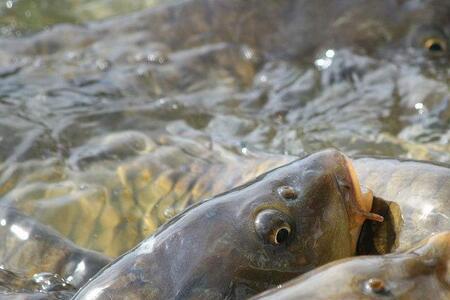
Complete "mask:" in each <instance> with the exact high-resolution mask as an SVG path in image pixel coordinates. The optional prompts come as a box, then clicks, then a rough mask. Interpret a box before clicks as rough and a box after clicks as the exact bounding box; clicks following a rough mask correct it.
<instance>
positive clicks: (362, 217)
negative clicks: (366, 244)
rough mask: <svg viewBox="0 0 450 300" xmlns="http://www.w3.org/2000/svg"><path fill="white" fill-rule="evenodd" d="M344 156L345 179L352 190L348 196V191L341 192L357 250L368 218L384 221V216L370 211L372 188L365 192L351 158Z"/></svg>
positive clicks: (353, 243)
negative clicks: (360, 235) (363, 226)
mask: <svg viewBox="0 0 450 300" xmlns="http://www.w3.org/2000/svg"><path fill="white" fill-rule="evenodd" d="M343 157H344V165H345V169H346V178H345V181H346V183H348V184H349V185H350V187H349V188H350V192H349V193H347V195H349V196H348V197H347V196H346V193H342V192H341V194H342V196H343V199H344V201H345V207H346V210H347V214H348V217H349V221H350V228H349V229H350V235H351V238H352V246H353V249H354V250H355V251H356V244H357V241H358V239H359V234H360V231H361V228H362V225H363V223H364V222H365V221H366V220H367V219H369V220H373V221H377V222H382V221H383V217H382V216H380V215H378V214H375V213H372V212H370V211H371V209H372V204H373V193H372V191H371V190H370V189H367V191H366V192H364V193H363V191H362V190H361V185H360V182H359V178H358V175H357V173H356V170H355V168H354V166H353V163H352V161H351V159H350V158H349V157H347V156H346V155H343ZM338 184H339V182H338ZM341 185H342V184H341Z"/></svg>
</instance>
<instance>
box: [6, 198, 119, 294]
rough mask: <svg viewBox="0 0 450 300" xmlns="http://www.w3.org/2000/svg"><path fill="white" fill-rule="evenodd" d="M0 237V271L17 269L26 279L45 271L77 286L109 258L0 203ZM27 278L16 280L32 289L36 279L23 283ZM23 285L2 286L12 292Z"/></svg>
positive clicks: (108, 260) (18, 289)
mask: <svg viewBox="0 0 450 300" xmlns="http://www.w3.org/2000/svg"><path fill="white" fill-rule="evenodd" d="M0 237H1V243H0V265H1V266H2V269H3V271H5V272H8V271H12V272H19V273H20V275H21V277H23V278H30V280H31V278H32V277H33V275H35V274H38V273H43V272H48V273H52V274H57V275H59V276H61V277H62V278H64V279H65V280H66V281H67V283H69V284H70V285H71V286H72V287H75V288H79V287H81V286H82V285H83V284H84V283H86V282H87V281H88V280H89V279H90V278H91V277H92V276H93V275H94V274H96V273H97V272H98V271H99V270H100V269H101V268H103V267H104V266H105V265H107V264H108V263H109V262H110V261H111V259H110V258H108V257H106V256H104V255H102V254H100V253H97V252H95V251H90V250H86V249H83V248H80V247H78V246H76V245H75V244H74V243H72V242H71V241H69V240H67V239H66V238H64V237H63V236H62V235H60V234H59V233H58V232H56V231H55V230H53V229H52V228H50V227H48V226H46V225H43V224H41V223H39V222H37V221H35V220H34V219H33V218H30V217H27V216H25V215H23V214H22V213H20V212H18V211H17V210H16V209H13V208H9V207H5V206H0ZM5 274H6V273H5ZM11 274H13V273H11ZM14 277H17V276H14ZM18 278H19V277H18ZM30 280H28V281H24V280H17V282H19V283H20V282H22V283H24V284H23V285H27V286H28V289H31V290H33V289H32V286H36V283H34V284H32V285H28V284H26V282H31V281H30ZM12 283H13V282H12V281H10V280H8V282H5V284H6V285H8V284H12ZM27 286H22V287H21V286H20V285H17V284H16V285H15V287H14V286H11V287H10V288H8V287H4V288H2V289H3V290H4V291H9V292H13V291H21V290H23V289H25V290H26V289H27ZM5 288H6V289H5Z"/></svg>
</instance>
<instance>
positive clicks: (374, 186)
mask: <svg viewBox="0 0 450 300" xmlns="http://www.w3.org/2000/svg"><path fill="white" fill-rule="evenodd" d="M353 165H354V166H355V169H356V172H357V174H358V177H359V178H360V181H361V184H363V185H364V186H365V187H367V188H369V189H371V190H372V191H373V193H374V195H375V196H377V197H380V198H382V199H385V200H388V201H393V202H395V203H396V204H398V205H399V207H400V213H401V215H398V214H397V213H395V214H397V218H401V219H402V220H401V221H398V225H399V226H398V228H395V229H394V230H395V231H396V232H397V234H398V238H397V242H396V245H395V247H394V248H393V249H390V251H393V250H406V249H408V248H411V247H412V246H413V245H414V244H416V243H418V242H420V241H421V240H423V239H425V238H427V237H428V236H429V235H431V234H433V233H438V232H441V231H446V230H450V205H449V201H450V167H449V166H448V165H446V164H437V163H432V162H424V161H414V160H401V159H393V158H382V157H379V158H377V157H365V158H364V157H361V158H357V159H353ZM401 223H402V224H401ZM380 225H381V224H380ZM382 254H384V253H382Z"/></svg>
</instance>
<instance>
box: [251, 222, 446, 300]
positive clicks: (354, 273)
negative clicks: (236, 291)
mask: <svg viewBox="0 0 450 300" xmlns="http://www.w3.org/2000/svg"><path fill="white" fill-rule="evenodd" d="M449 263H450V231H446V232H442V233H439V234H436V235H434V236H432V237H430V238H428V239H426V240H424V241H422V242H421V243H419V245H416V246H415V247H413V248H411V249H409V250H407V251H405V252H401V253H394V254H388V255H378V256H360V257H354V258H348V259H343V260H339V261H336V262H332V263H329V264H327V265H325V266H323V267H320V268H318V269H315V270H313V271H311V272H309V273H306V274H304V275H303V276H300V277H299V278H297V279H294V280H291V281H290V282H287V283H285V284H283V285H282V286H281V287H279V288H276V289H272V290H269V291H267V292H264V293H262V294H260V295H257V296H256V297H254V298H252V299H254V300H256V299H261V300H263V299H264V300H269V299H277V300H278V299H279V300H290V299H292V300H293V299H318V300H320V299H333V300H334V299H336V300H338V299H411V300H415V299H417V300H418V299H436V300H438V299H449V298H450V282H449V279H450V273H449V272H450V271H449V269H448V265H449Z"/></svg>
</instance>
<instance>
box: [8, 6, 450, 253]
mask: <svg viewBox="0 0 450 300" xmlns="http://www.w3.org/2000/svg"><path fill="white" fill-rule="evenodd" d="M178 2H179V4H178V5H177V6H175V8H170V9H168V8H166V6H164V5H162V4H161V3H157V1H133V3H132V4H129V3H127V4H126V5H125V4H123V3H124V2H123V1H114V0H109V1H101V0H97V1H75V0H71V1H25V0H16V1H5V2H3V4H1V3H0V6H1V8H0V26H1V28H2V29H1V36H2V37H1V38H0V161H1V163H0V195H1V196H2V197H3V202H6V203H9V204H11V205H14V206H17V207H19V208H21V209H22V210H23V211H25V212H26V213H28V214H31V215H33V216H34V217H36V218H37V219H39V220H41V221H42V222H44V223H46V224H50V225H52V226H53V227H55V228H56V229H57V230H58V231H60V232H62V233H63V234H64V235H66V236H69V237H70V238H71V239H73V240H74V241H76V242H77V243H78V244H80V245H82V246H84V247H88V248H92V249H96V250H99V251H103V252H105V253H108V254H109V255H112V256H115V255H118V254H120V253H122V252H123V251H125V250H126V249H129V248H131V247H132V246H133V245H134V244H135V243H136V242H137V241H139V239H140V238H142V236H145V235H146V234H148V233H150V232H152V231H153V230H154V229H155V228H156V227H157V226H158V224H159V223H158V222H160V220H167V219H168V218H170V217H171V216H173V215H174V214H176V213H178V212H179V211H180V210H182V209H183V208H184V207H185V205H187V204H189V203H191V202H193V201H194V200H198V198H201V197H206V196H210V193H209V192H208V191H209V190H208V184H210V182H211V179H212V178H214V176H217V174H221V173H220V171H210V172H211V173H210V174H209V176H208V178H207V179H204V182H202V184H199V185H198V186H196V188H193V187H192V186H190V185H189V180H187V179H186V182H185V183H180V184H179V185H180V187H178V186H177V185H176V186H173V180H174V179H179V178H182V177H183V176H185V175H186V174H187V173H189V172H192V174H201V173H202V170H204V168H205V166H206V165H214V164H218V165H221V167H220V168H222V167H223V168H225V167H224V166H229V167H228V168H229V169H228V170H230V169H231V168H234V169H233V170H235V174H236V176H238V174H239V172H240V171H242V170H241V169H240V168H244V167H243V165H245V164H246V163H248V164H250V162H251V163H254V162H255V160H254V158H253V157H252V153H254V152H263V153H273V154H290V155H303V154H305V153H310V152H313V151H317V150H320V149H323V148H327V147H336V148H339V149H341V150H342V151H344V152H346V153H348V154H350V155H356V154H369V155H387V156H395V157H403V158H414V159H427V160H434V161H442V162H450V146H449V143H448V141H449V139H450V93H449V88H448V87H449V82H450V81H449V79H450V76H449V74H450V68H449V66H450V65H449V52H448V49H449V47H448V41H449V39H448V34H449V32H448V26H449V19H450V18H448V15H449V13H450V8H448V4H446V2H445V1H441V2H440V3H439V1H434V2H436V3H438V6H436V7H438V8H436V7H435V6H433V5H434V4H429V5H428V6H427V5H424V6H423V7H421V6H420V5H419V4H417V3H416V2H415V1H407V2H408V3H407V4H405V5H404V6H402V7H392V5H394V4H392V3H386V4H380V2H379V1H375V0H373V1H365V2H364V3H363V4H357V3H355V1H347V0H346V1H338V2H339V3H334V4H329V3H328V2H327V1H314V2H307V1H306V2H305V1H297V2H298V3H297V4H296V3H295V2H292V3H291V2H290V1H286V2H283V3H279V2H274V1H267V2H266V3H265V5H259V4H258V3H256V2H255V1H236V3H234V4H233V5H231V4H230V5H222V6H220V5H212V6H211V7H207V6H205V5H204V3H203V2H204V1H178ZM434 2H432V3H434ZM165 3H166V2H165ZM2 5H3V6H2ZM446 5H447V6H446ZM145 7H154V8H153V9H147V10H145V9H144V8H145ZM304 7H307V8H308V9H307V10H305V9H304ZM324 7H326V9H324ZM369 8H370V9H369ZM134 10H138V12H136V13H130V11H134ZM369 12H370V14H369ZM112 16H116V17H112ZM394 16H395V18H394ZM100 19H101V21H98V20H100ZM94 20H97V21H94ZM431 21H432V22H431ZM86 22H87V23H86ZM430 22H431V23H433V24H435V25H433V26H431V27H430V25H429V24H430ZM62 23H64V24H62ZM80 24H83V25H80ZM355 24H358V26H355ZM432 38H433V39H437V40H438V43H437V42H436V43H434V42H433V41H434V40H432ZM427 42H428V44H429V43H434V44H432V45H433V46H432V47H431V46H430V47H431V48H427V47H426V45H428V44H427ZM439 47H440V48H439ZM180 149H181V150H180ZM208 153H209V154H208ZM211 153H212V154H211ZM192 161H194V162H195V163H196V164H197V165H196V164H192ZM249 166H250V165H249ZM188 168H191V169H188ZM170 170H176V172H175V173H170ZM186 170H190V171H189V172H188V171H186ZM220 170H222V169H220ZM174 174H178V175H174ZM227 174H229V173H227ZM220 180H222V181H223V180H224V179H223V178H221V179H220ZM223 186H226V184H224V185H223ZM169 195H170V197H169ZM143 199H144V200H143ZM145 199H147V200H145ZM149 199H151V201H156V202H155V203H156V204H155V205H154V206H152V207H154V208H151V209H150V208H147V206H145V205H144V204H143V202H142V201H150V200H149ZM154 199H156V200H154ZM159 199H164V201H159ZM180 199H183V200H180ZM140 220H144V222H141V221H140ZM157 220H158V221H157ZM80 224H82V226H81V225H80ZM136 224H137V225H136ZM111 228H114V229H115V230H116V234H114V237H115V239H116V242H117V243H116V244H115V246H113V245H112V244H111V239H112V237H113V235H112V234H111V231H108V230H110V229H111ZM117 244H120V245H117ZM106 245H111V246H110V248H107V246H106ZM116 246H117V247H116Z"/></svg>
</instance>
